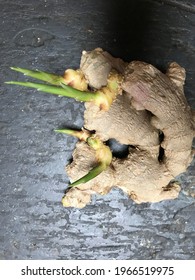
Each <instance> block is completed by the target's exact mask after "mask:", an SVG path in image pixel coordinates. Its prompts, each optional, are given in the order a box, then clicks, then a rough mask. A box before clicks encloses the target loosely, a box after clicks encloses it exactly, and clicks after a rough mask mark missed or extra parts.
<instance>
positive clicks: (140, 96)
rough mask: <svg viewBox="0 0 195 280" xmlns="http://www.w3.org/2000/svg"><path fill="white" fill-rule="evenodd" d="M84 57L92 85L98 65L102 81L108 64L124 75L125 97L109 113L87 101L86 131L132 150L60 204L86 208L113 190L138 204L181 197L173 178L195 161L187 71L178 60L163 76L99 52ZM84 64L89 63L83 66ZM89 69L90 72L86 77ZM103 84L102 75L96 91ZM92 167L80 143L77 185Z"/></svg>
mask: <svg viewBox="0 0 195 280" xmlns="http://www.w3.org/2000/svg"><path fill="white" fill-rule="evenodd" d="M83 56H84V57H85V59H83V57H82V58H81V65H80V68H81V70H82V72H83V73H84V75H86V79H87V81H88V83H89V85H90V86H92V87H93V85H94V79H95V77H96V75H95V73H96V67H97V68H99V67H98V65H99V66H100V69H101V71H102V73H103V75H104V78H105V76H106V77H108V74H107V68H108V66H107V63H110V69H112V68H115V70H117V71H118V72H120V73H121V74H122V75H123V77H124V79H123V82H122V85H121V87H122V89H123V93H122V95H118V96H117V98H116V100H115V101H114V102H113V104H112V105H111V107H110V109H109V110H108V111H106V112H105V111H103V110H101V109H100V108H99V107H98V106H97V105H96V104H91V103H88V102H86V103H85V108H86V110H85V112H84V126H85V128H87V129H89V130H95V131H96V135H97V136H98V137H99V138H100V139H102V141H107V140H109V139H113V138H114V139H116V140H117V141H118V142H120V143H121V144H126V145H133V146H134V148H132V147H130V148H129V154H128V156H127V157H126V158H124V159H119V158H114V157H113V159H112V163H111V165H110V166H109V167H108V169H106V170H105V171H104V172H102V173H101V174H100V175H99V176H98V177H96V178H94V179H93V180H92V181H90V182H87V183H85V184H81V185H79V186H77V188H71V189H69V190H68V191H67V193H66V195H65V196H64V198H63V200H62V202H63V205H64V206H72V207H84V206H85V205H86V204H88V203H89V201H90V196H91V195H92V194H94V193H98V194H102V195H103V194H107V193H108V192H109V191H110V190H111V189H112V187H118V188H120V189H122V190H123V191H124V192H125V193H127V194H128V195H129V197H130V198H131V199H132V200H134V201H135V202H137V203H141V202H158V201H161V200H165V199H174V198H177V197H178V194H179V191H180V186H179V185H178V183H176V181H174V178H175V176H177V175H179V174H180V173H182V172H184V171H186V169H187V167H188V166H189V164H190V163H191V161H192V158H193V152H192V141H193V137H194V136H195V129H194V124H195V122H194V117H193V112H192V110H191V109H190V107H189V105H188V104H187V101H186V99H185V95H184V91H183V85H184V81H185V70H184V69H183V68H182V67H181V66H179V65H178V64H177V63H175V62H174V63H171V64H170V65H169V67H168V70H167V73H166V74H163V73H162V72H160V71H159V70H158V69H156V68H155V67H154V66H152V65H150V64H147V63H144V62H140V61H133V62H131V63H125V62H123V61H121V60H119V59H115V58H113V57H111V56H110V55H109V56H108V54H107V53H106V54H105V52H104V51H103V50H100V49H98V50H97V51H96V50H94V51H92V52H88V53H87V52H84V54H83ZM87 56H88V57H87ZM99 57H100V60H99V61H98V58H99ZM108 57H109V58H108ZM103 58H104V60H103ZM83 61H85V63H87V64H89V65H84V62H83ZM98 62H99V63H98ZM104 65H106V70H105V71H104V70H103V66H104ZM89 68H90V69H91V72H89V71H87V73H85V71H86V69H89ZM101 71H98V75H100V73H101ZM90 73H91V75H90ZM102 80H103V79H101V77H100V76H99V78H98V81H97V82H99V81H100V82H99V84H97V88H101V87H102V86H103V85H104V86H105V82H104V83H102ZM160 153H162V154H163V156H160ZM86 155H87V157H86ZM159 159H160V160H159ZM93 165H95V160H94V155H93V152H92V151H91V150H90V149H89V147H88V146H87V145H86V144H83V143H78V144H77V146H76V149H75V151H74V153H73V162H72V163H71V164H70V165H68V166H67V168H66V171H67V174H68V176H69V177H70V179H71V181H74V180H76V179H78V178H79V177H81V176H83V175H84V174H85V173H87V172H88V170H89V169H90V167H91V166H93Z"/></svg>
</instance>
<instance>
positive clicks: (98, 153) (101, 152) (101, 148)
mask: <svg viewBox="0 0 195 280" xmlns="http://www.w3.org/2000/svg"><path fill="white" fill-rule="evenodd" d="M55 131H56V132H60V133H65V134H68V135H72V136H74V137H77V138H78V139H79V140H81V141H85V142H86V143H87V144H88V145H89V146H90V147H91V148H92V149H94V150H95V157H96V161H97V165H96V166H95V167H94V168H93V169H91V170H90V171H89V172H88V173H87V174H86V175H85V176H83V177H82V178H80V179H78V180H77V181H75V182H73V183H71V184H70V187H75V186H77V185H79V184H85V183H87V182H89V181H90V180H92V179H93V178H95V177H96V176H98V175H99V174H100V173H101V172H103V171H104V170H106V169H107V168H108V166H109V165H110V163H111V161H112V152H111V150H110V148H109V147H108V146H106V145H105V144H104V143H103V142H102V141H101V140H100V139H99V138H97V137H96V136H95V134H91V133H90V132H89V131H88V130H85V129H83V130H80V131H77V130H71V129H57V130H55Z"/></svg>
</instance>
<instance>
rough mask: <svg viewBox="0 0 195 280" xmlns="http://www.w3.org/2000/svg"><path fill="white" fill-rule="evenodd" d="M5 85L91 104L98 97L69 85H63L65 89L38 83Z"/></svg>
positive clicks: (11, 83) (13, 82)
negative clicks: (22, 87)
mask: <svg viewBox="0 0 195 280" xmlns="http://www.w3.org/2000/svg"><path fill="white" fill-rule="evenodd" d="M5 83H6V84H10V85H19V86H24V87H29V88H35V89H37V90H38V91H43V92H47V93H51V94H56V95H60V96H65V97H71V98H74V99H76V100H78V101H85V102H87V101H89V102H90V101H95V100H96V99H97V97H98V95H97V94H96V93H93V92H85V91H81V90H78V89H74V88H72V87H70V86H67V85H63V87H57V86H50V85H44V84H38V83H30V82H17V81H10V82H5Z"/></svg>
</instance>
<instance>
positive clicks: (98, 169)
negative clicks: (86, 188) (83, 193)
mask: <svg viewBox="0 0 195 280" xmlns="http://www.w3.org/2000/svg"><path fill="white" fill-rule="evenodd" d="M106 168H107V165H105V164H104V163H100V164H99V165H98V166H96V167H94V168H93V169H91V170H90V171H89V173H87V174H86V175H85V176H83V177H82V178H80V179H78V180H77V181H75V182H73V183H72V184H70V187H75V186H77V185H80V184H85V183H87V182H89V181H90V180H92V179H93V178H95V177H96V176H98V175H99V174H100V173H101V172H102V171H104V170H106Z"/></svg>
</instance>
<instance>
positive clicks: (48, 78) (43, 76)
mask: <svg viewBox="0 0 195 280" xmlns="http://www.w3.org/2000/svg"><path fill="white" fill-rule="evenodd" d="M10 68H11V69H12V70H14V71H17V72H20V73H23V74H24V75H25V76H29V77H32V78H35V79H38V80H41V81H44V82H47V83H50V84H52V85H58V86H60V85H61V84H63V83H64V79H63V77H62V76H58V75H55V74H50V73H47V72H42V71H38V70H35V71H34V70H28V69H25V68H19V67H10Z"/></svg>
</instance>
